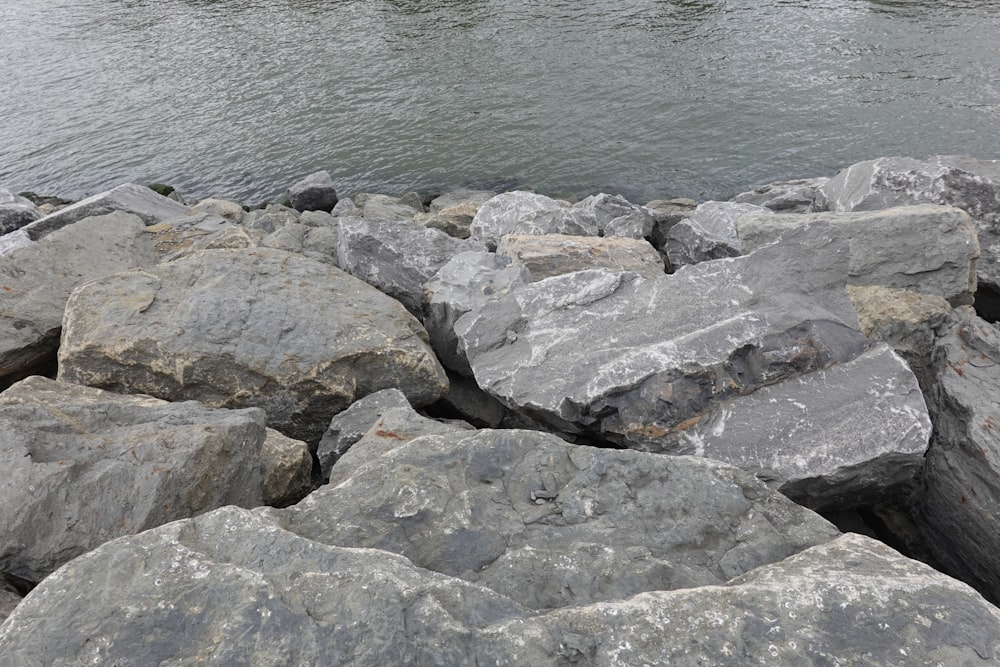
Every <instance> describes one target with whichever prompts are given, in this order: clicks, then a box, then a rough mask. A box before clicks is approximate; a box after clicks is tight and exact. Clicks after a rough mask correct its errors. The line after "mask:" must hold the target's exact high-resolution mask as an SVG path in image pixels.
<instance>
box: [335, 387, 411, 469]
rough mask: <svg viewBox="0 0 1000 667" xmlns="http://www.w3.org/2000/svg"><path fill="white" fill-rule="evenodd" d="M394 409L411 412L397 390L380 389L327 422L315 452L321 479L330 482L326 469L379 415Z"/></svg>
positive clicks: (401, 393) (358, 438) (360, 436)
mask: <svg viewBox="0 0 1000 667" xmlns="http://www.w3.org/2000/svg"><path fill="white" fill-rule="evenodd" d="M396 408H406V409H411V408H410V402H409V401H407V400H406V396H404V395H403V392H401V391H400V390H398V389H383V390H381V391H376V392H375V393H374V394H368V395H367V396H365V397H364V398H361V399H358V400H357V401H355V402H354V403H352V404H351V406H350V407H349V408H347V409H346V410H344V411H343V412H341V413H340V414H338V415H337V416H335V417H334V418H333V419H332V420H330V425H329V426H328V427H327V429H326V431H325V432H324V433H323V437H322V438H321V439H320V441H319V446H318V447H317V449H316V457H317V458H318V459H319V465H320V470H321V471H322V475H323V479H324V480H329V479H330V469H331V468H333V465H334V464H335V463H336V462H337V460H338V459H339V458H340V457H341V456H343V455H344V452H346V451H347V450H348V449H350V448H351V446H352V445H353V444H354V443H356V442H357V441H358V440H360V439H361V438H362V436H364V434H365V433H367V432H368V429H370V428H371V427H372V424H374V423H375V422H377V421H378V419H379V417H381V416H382V414H383V413H385V412H386V411H388V410H393V409H396Z"/></svg>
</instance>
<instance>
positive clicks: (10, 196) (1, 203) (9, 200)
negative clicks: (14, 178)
mask: <svg viewBox="0 0 1000 667" xmlns="http://www.w3.org/2000/svg"><path fill="white" fill-rule="evenodd" d="M43 215H44V213H42V211H41V210H40V209H39V208H38V207H37V206H35V205H34V204H33V203H31V201H30V200H28V199H25V198H24V197H19V196H18V195H16V194H14V193H13V192H11V191H10V190H4V189H2V188H0V235H3V234H8V233H10V232H13V231H14V230H17V229H20V228H21V227H24V226H25V225H27V224H29V223H31V222H34V221H35V220H38V219H39V218H41V217H42V216H43Z"/></svg>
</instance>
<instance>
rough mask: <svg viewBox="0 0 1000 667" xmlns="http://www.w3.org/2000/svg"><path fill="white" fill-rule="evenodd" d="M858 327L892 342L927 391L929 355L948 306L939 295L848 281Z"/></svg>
mask: <svg viewBox="0 0 1000 667" xmlns="http://www.w3.org/2000/svg"><path fill="white" fill-rule="evenodd" d="M847 293H848V294H850V295H851V302H852V303H853V304H854V308H855V310H857V311H858V322H859V324H860V325H861V331H862V333H864V334H865V336H867V337H868V338H869V339H871V340H877V341H882V342H884V343H888V344H889V345H891V346H892V349H894V350H895V351H896V353H897V354H899V355H900V356H901V357H903V359H905V360H906V363H907V365H909V367H910V369H911V370H913V373H914V375H916V376H917V380H918V381H919V382H920V387H921V388H922V389H923V390H924V391H925V392H926V391H929V390H930V386H931V385H932V384H933V376H934V372H933V370H932V368H931V366H932V363H931V356H932V353H933V351H934V345H935V341H936V339H937V337H938V332H939V330H940V329H941V327H942V325H943V324H944V323H945V321H946V320H947V318H948V315H949V314H950V313H951V306H950V305H948V302H947V301H945V300H944V299H943V298H941V297H939V296H931V295H929V294H919V293H917V292H911V291H909V290H901V289H896V288H892V287H880V286H878V285H868V286H861V285H848V286H847Z"/></svg>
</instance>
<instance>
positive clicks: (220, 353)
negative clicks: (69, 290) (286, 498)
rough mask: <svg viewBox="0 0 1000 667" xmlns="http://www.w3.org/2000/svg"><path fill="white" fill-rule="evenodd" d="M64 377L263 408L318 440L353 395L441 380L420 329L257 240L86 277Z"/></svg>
mask: <svg viewBox="0 0 1000 667" xmlns="http://www.w3.org/2000/svg"><path fill="white" fill-rule="evenodd" d="M59 375H60V378H61V379H65V380H67V381H70V382H77V383H79V384H86V385H90V386H96V387H101V388H106V389H113V390H116V391H124V392H141V393H146V394H150V395H154V396H158V397H160V398H165V399H168V400H185V399H194V400H198V401H201V402H202V403H204V404H206V405H209V406H212V407H229V408H235V407H250V406H258V407H263V408H264V409H265V410H266V412H267V417H268V425H269V426H271V427H273V428H276V429H277V430H279V431H281V432H282V433H284V434H285V435H287V436H290V437H293V438H296V439H299V440H305V441H306V442H315V441H318V440H319V438H320V436H321V435H322V434H323V431H324V430H326V427H327V425H328V424H329V423H330V419H331V418H332V417H333V415H335V414H337V413H338V412H340V411H341V410H343V409H344V408H346V407H347V406H348V405H350V404H351V403H352V402H354V400H356V399H357V398H360V397H362V396H365V395H367V394H370V393H372V392H374V391H378V390H379V389H386V388H389V387H396V388H398V389H400V390H401V391H402V392H403V393H404V394H406V395H407V397H408V398H409V399H410V400H411V401H412V402H413V404H414V405H417V406H420V405H426V404H428V403H431V402H433V401H435V400H436V399H437V398H438V397H439V396H441V394H442V393H444V391H445V390H446V389H447V384H446V383H447V380H446V378H445V375H444V370H443V369H442V368H441V366H440V365H439V364H438V362H437V360H436V359H435V358H434V354H433V353H432V352H431V350H430V347H429V346H428V344H427V338H426V332H425V331H424V329H423V328H422V327H421V326H420V324H419V323H418V322H417V321H416V320H415V319H413V318H412V317H411V316H410V315H409V314H408V313H406V311H405V310H404V309H403V308H402V307H401V306H400V305H399V304H398V303H396V302H395V301H393V300H392V299H390V298H389V297H386V296H385V295H384V294H381V293H380V292H378V291H376V290H374V289H372V288H371V287H369V286H368V285H365V284H364V283H363V282H361V281H359V280H357V279H355V278H353V277H351V276H349V275H347V274H346V273H344V272H342V271H340V270H339V269H336V268H334V267H332V266H329V265H326V264H323V263H320V262H316V261H313V260H309V259H306V258H303V257H300V256H298V255H295V254H292V253H287V252H283V251H280V250H272V249H266V248H257V249H250V250H211V251H199V252H196V253H192V254H191V255H190V256H189V257H185V258H182V259H178V260H176V261H173V262H168V263H165V264H160V265H158V266H155V267H150V268H149V269H147V270H145V271H138V270H137V271H129V272H125V273H119V274H116V275H113V276H108V277H106V278H103V279H100V280H95V281H91V282H90V283H88V284H87V285H85V286H83V287H81V288H79V289H77V290H76V291H75V292H74V293H73V296H72V297H71V298H70V301H69V304H68V305H67V310H66V318H65V322H64V328H63V338H62V345H61V347H60V350H59Z"/></svg>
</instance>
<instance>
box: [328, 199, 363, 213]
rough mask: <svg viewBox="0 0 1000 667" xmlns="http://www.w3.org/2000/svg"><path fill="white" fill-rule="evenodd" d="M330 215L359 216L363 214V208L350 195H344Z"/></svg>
mask: <svg viewBox="0 0 1000 667" xmlns="http://www.w3.org/2000/svg"><path fill="white" fill-rule="evenodd" d="M330 215H332V216H334V217H335V218H338V217H340V216H348V215H350V216H359V215H361V209H360V208H358V207H357V205H355V203H354V200H353V199H351V198H350V197H344V198H343V199H341V200H340V201H338V202H337V205H336V206H334V207H333V210H332V211H330Z"/></svg>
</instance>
